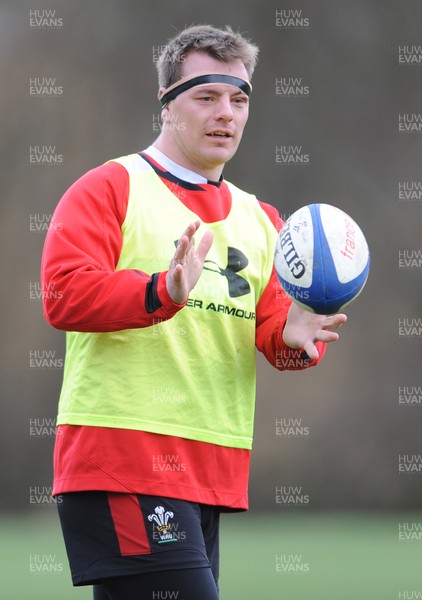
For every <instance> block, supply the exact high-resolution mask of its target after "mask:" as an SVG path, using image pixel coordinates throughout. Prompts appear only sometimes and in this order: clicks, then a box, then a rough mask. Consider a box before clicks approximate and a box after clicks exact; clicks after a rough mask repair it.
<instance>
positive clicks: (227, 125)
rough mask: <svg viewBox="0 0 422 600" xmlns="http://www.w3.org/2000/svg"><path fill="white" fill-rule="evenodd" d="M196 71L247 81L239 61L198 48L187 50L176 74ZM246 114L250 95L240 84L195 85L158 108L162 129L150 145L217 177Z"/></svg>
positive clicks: (233, 147)
mask: <svg viewBox="0 0 422 600" xmlns="http://www.w3.org/2000/svg"><path fill="white" fill-rule="evenodd" d="M198 72H202V73H204V72H210V73H223V74H225V75H233V76H235V77H240V78H241V79H246V80H247V81H248V80H249V77H248V74H247V71H246V69H245V66H244V64H243V63H242V62H241V61H240V60H234V61H231V62H221V61H219V60H216V59H214V58H213V57H211V56H209V55H208V54H205V53H203V52H191V53H190V54H188V56H187V57H186V59H185V61H184V62H183V65H182V74H181V75H182V77H186V76H188V75H191V74H193V73H198ZM160 91H161V92H162V90H160ZM248 113H249V98H248V96H247V95H246V94H245V93H244V92H242V91H241V90H240V89H239V88H237V87H235V86H232V85H228V84H225V83H212V84H208V83H207V84H202V85H198V86H194V87H192V88H191V89H189V90H186V91H185V92H182V93H181V94H179V95H178V96H177V97H176V98H175V99H174V100H171V101H170V102H169V103H168V104H167V106H166V107H165V108H164V109H163V111H162V118H163V130H162V133H161V134H160V137H159V138H158V140H157V142H156V144H155V145H156V146H157V147H158V148H159V149H160V150H161V151H162V152H164V154H166V155H167V156H168V157H169V158H170V159H172V160H173V161H174V162H177V163H178V164H180V165H181V166H183V167H185V168H187V169H190V170H192V171H195V172H196V173H199V174H201V175H203V176H204V177H206V178H207V179H210V180H218V179H219V177H220V175H221V172H222V170H223V166H224V164H225V163H226V162H227V161H229V160H230V159H231V158H232V156H233V155H234V154H235V152H236V150H237V148H238V146H239V143H240V140H241V138H242V134H243V129H244V127H245V124H246V121H247V119H248Z"/></svg>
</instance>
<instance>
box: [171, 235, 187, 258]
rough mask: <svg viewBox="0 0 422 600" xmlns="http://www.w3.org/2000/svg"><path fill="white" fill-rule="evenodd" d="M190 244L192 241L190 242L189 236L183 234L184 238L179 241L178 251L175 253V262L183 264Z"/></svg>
mask: <svg viewBox="0 0 422 600" xmlns="http://www.w3.org/2000/svg"><path fill="white" fill-rule="evenodd" d="M189 244H190V241H189V238H188V236H187V235H185V234H183V235H182V237H181V238H180V239H179V241H178V244H177V246H176V251H175V253H174V258H173V260H174V261H175V262H176V263H181V262H182V261H183V260H184V258H185V256H186V254H187V251H188V248H189Z"/></svg>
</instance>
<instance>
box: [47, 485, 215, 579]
mask: <svg viewBox="0 0 422 600" xmlns="http://www.w3.org/2000/svg"><path fill="white" fill-rule="evenodd" d="M59 499H60V502H59V501H58V502H57V507H58V510H59V516H60V522H61V526H62V531H63V536H64V540H65V545H66V551H67V555H68V559H69V564H70V570H71V574H72V581H73V585H93V584H96V583H100V582H101V581H102V580H104V579H106V578H108V577H117V576H123V575H139V574H142V573H154V572H159V571H168V570H180V569H192V568H201V567H208V568H210V567H211V570H212V573H213V575H214V578H215V580H216V582H218V565H219V517H220V509H219V508H218V507H215V506H208V505H204V504H197V503H195V502H187V501H185V500H176V499H174V498H164V497H160V496H146V495H143V494H125V493H115V492H73V493H66V494H61V495H60V496H59Z"/></svg>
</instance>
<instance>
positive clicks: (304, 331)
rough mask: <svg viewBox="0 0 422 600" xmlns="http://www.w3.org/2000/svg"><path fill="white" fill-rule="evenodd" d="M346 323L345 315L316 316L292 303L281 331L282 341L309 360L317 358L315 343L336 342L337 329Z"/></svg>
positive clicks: (337, 336)
mask: <svg viewBox="0 0 422 600" xmlns="http://www.w3.org/2000/svg"><path fill="white" fill-rule="evenodd" d="M346 321H347V317H346V315H344V314H342V313H338V314H336V315H316V314H315V313H311V312H309V311H307V310H305V309H303V308H301V307H300V306H299V305H298V304H296V303H295V302H292V304H291V306H290V308H289V312H288V313H287V321H286V324H285V326H284V330H283V341H284V343H285V344H286V345H287V346H290V348H294V349H300V348H302V349H303V350H305V352H306V353H307V355H308V356H309V358H310V359H311V360H314V359H317V358H318V357H319V354H318V349H317V347H316V346H315V342H336V341H337V340H338V338H339V334H338V333H336V332H335V331H331V330H332V329H338V328H339V327H341V326H342V325H343V323H345V322H346Z"/></svg>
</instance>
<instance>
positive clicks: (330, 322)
mask: <svg viewBox="0 0 422 600" xmlns="http://www.w3.org/2000/svg"><path fill="white" fill-rule="evenodd" d="M346 321H347V316H346V315H345V314H343V313H339V314H336V315H331V316H329V317H326V320H325V323H324V329H337V328H339V327H341V326H342V325H343V324H344V323H346Z"/></svg>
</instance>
